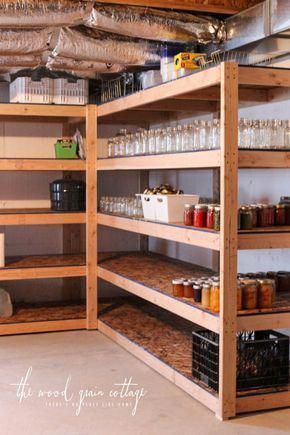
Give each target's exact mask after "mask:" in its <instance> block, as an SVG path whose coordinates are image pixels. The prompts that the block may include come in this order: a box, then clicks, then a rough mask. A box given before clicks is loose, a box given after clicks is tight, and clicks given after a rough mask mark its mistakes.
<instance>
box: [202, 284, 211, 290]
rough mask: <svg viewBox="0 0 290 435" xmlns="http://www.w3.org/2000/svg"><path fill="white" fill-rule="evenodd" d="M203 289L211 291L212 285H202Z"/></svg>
mask: <svg viewBox="0 0 290 435" xmlns="http://www.w3.org/2000/svg"><path fill="white" fill-rule="evenodd" d="M202 288H206V289H210V284H206V283H205V284H203V285H202Z"/></svg>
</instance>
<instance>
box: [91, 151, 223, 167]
mask: <svg viewBox="0 0 290 435" xmlns="http://www.w3.org/2000/svg"><path fill="white" fill-rule="evenodd" d="M219 166H220V151H219V150H210V151H196V152H190V153H188V152H184V153H176V154H156V155H146V156H132V157H114V158H105V159H99V160H98V162H97V167H98V171H112V170H137V169H190V168H217V167H219Z"/></svg>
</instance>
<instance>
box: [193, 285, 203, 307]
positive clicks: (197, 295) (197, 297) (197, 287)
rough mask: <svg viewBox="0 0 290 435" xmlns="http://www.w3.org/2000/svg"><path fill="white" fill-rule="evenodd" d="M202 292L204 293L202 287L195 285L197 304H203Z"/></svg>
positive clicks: (194, 292)
mask: <svg viewBox="0 0 290 435" xmlns="http://www.w3.org/2000/svg"><path fill="white" fill-rule="evenodd" d="M201 292H202V286H201V285H200V284H195V285H194V286H193V299H194V302H197V303H198V304H200V303H201Z"/></svg>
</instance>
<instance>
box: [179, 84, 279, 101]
mask: <svg viewBox="0 0 290 435" xmlns="http://www.w3.org/2000/svg"><path fill="white" fill-rule="evenodd" d="M269 92H270V91H268V90H267V89H250V88H249V89H248V88H240V89H239V101H247V102H252V101H254V102H261V103H263V102H268V101H270V99H271V98H272V97H271V95H270V94H269ZM175 99H176V100H179V99H180V100H196V101H198V100H200V101H203V100H204V101H220V87H219V86H214V87H211V88H206V89H203V90H202V91H195V92H190V93H188V94H185V95H181V96H177V97H175Z"/></svg>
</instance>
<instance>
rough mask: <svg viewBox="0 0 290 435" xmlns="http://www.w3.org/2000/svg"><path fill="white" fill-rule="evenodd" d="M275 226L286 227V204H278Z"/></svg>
mask: <svg viewBox="0 0 290 435" xmlns="http://www.w3.org/2000/svg"><path fill="white" fill-rule="evenodd" d="M275 225H279V226H281V225H286V207H285V204H277V205H276V210H275Z"/></svg>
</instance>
